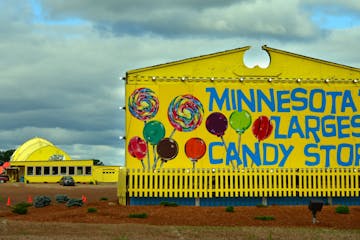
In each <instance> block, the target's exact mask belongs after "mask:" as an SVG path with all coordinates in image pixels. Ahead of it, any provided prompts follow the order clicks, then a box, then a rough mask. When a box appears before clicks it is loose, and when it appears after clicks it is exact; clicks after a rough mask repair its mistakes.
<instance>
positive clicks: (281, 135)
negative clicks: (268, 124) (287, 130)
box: [270, 116, 286, 139]
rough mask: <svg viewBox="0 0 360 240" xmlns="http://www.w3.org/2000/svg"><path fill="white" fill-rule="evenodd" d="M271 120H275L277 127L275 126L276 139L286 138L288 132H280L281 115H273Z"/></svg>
mask: <svg viewBox="0 0 360 240" xmlns="http://www.w3.org/2000/svg"><path fill="white" fill-rule="evenodd" d="M270 120H272V121H274V122H275V127H274V131H275V133H274V134H275V136H274V137H275V139H281V138H286V134H280V133H279V131H280V121H281V119H280V116H271V117H270Z"/></svg>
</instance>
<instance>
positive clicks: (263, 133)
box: [252, 116, 273, 142]
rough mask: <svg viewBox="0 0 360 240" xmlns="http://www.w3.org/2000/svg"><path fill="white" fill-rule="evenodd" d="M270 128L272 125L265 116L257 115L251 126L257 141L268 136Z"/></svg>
mask: <svg viewBox="0 0 360 240" xmlns="http://www.w3.org/2000/svg"><path fill="white" fill-rule="evenodd" d="M272 130H273V125H272V123H271V122H270V120H269V118H268V117H266V116H260V117H258V118H257V119H256V120H255V122H254V124H253V126H252V132H253V134H254V136H255V137H256V138H257V140H258V141H259V142H260V141H262V140H265V139H266V138H268V137H269V136H270V135H271V133H272Z"/></svg>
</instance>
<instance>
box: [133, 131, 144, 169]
mask: <svg viewBox="0 0 360 240" xmlns="http://www.w3.org/2000/svg"><path fill="white" fill-rule="evenodd" d="M128 151H129V153H130V155H131V156H133V157H135V158H137V159H139V160H140V161H141V164H142V166H143V168H144V169H145V165H144V162H143V158H144V157H145V156H146V152H147V145H146V142H145V140H143V139H141V138H140V137H133V138H131V139H130V141H129V145H128Z"/></svg>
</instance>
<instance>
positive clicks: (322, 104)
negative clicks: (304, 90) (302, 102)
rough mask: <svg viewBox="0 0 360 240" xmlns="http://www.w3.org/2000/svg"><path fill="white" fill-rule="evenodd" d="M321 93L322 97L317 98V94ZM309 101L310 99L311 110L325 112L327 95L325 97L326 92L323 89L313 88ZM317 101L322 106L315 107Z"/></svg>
mask: <svg viewBox="0 0 360 240" xmlns="http://www.w3.org/2000/svg"><path fill="white" fill-rule="evenodd" d="M317 93H318V94H320V95H321V98H320V99H316V98H315V94H317ZM309 101H310V105H309V106H310V111H312V112H320V113H323V112H324V111H325V106H326V97H325V92H324V90H322V89H313V90H311V91H310V96H309ZM315 103H320V104H321V105H320V107H318V108H316V107H315Z"/></svg>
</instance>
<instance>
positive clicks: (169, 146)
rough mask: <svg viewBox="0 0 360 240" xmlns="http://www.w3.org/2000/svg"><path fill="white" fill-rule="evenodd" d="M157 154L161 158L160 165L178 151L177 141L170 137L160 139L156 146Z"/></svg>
mask: <svg viewBox="0 0 360 240" xmlns="http://www.w3.org/2000/svg"><path fill="white" fill-rule="evenodd" d="M156 151H157V154H158V155H159V157H160V158H161V165H160V167H162V165H163V164H164V162H167V161H169V160H171V159H174V158H175V157H176V156H177V155H178V153H179V146H178V144H177V142H176V141H175V140H174V139H172V138H164V139H162V140H161V141H160V142H159V143H158V144H157V147H156Z"/></svg>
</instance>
